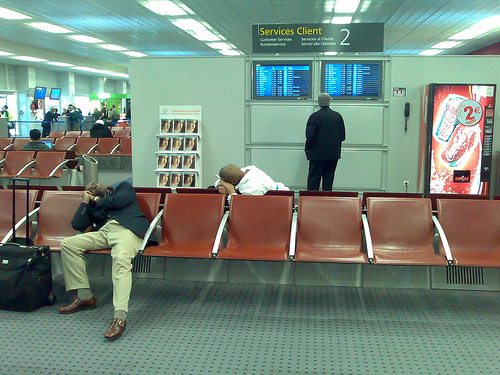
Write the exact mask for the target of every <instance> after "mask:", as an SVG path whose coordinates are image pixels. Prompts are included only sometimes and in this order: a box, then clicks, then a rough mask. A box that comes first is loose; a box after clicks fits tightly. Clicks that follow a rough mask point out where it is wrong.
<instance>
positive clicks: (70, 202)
mask: <svg viewBox="0 0 500 375" xmlns="http://www.w3.org/2000/svg"><path fill="white" fill-rule="evenodd" d="M81 202H82V198H81V192H76V191H44V193H43V195H42V200H41V202H40V211H39V212H38V228H37V231H36V236H35V238H34V239H33V243H34V244H35V246H49V247H50V250H52V251H61V241H62V240H63V239H65V238H66V237H70V236H74V235H75V234H77V233H78V232H77V231H76V230H75V229H73V227H72V226H71V220H73V216H74V214H75V212H76V210H77V208H78V207H79V206H80V203H81ZM61 207H64V209H61Z"/></svg>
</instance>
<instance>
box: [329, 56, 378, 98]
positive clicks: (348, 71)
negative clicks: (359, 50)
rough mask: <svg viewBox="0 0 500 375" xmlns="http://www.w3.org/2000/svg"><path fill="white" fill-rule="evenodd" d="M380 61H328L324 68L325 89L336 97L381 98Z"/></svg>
mask: <svg viewBox="0 0 500 375" xmlns="http://www.w3.org/2000/svg"><path fill="white" fill-rule="evenodd" d="M381 78H382V68H381V63H380V62H352V61H350V62H342V61H339V62H328V63H325V64H324V69H323V90H324V92H327V93H328V94H330V96H331V97H332V98H336V99H380V97H381V83H382V79H381Z"/></svg>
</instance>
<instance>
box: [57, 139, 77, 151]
mask: <svg viewBox="0 0 500 375" xmlns="http://www.w3.org/2000/svg"><path fill="white" fill-rule="evenodd" d="M76 140H77V138H68V137H64V138H56V142H55V143H54V151H68V150H69V149H71V148H75V144H76Z"/></svg>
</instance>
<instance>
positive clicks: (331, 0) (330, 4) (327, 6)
mask: <svg viewBox="0 0 500 375" xmlns="http://www.w3.org/2000/svg"><path fill="white" fill-rule="evenodd" d="M334 5H335V0H328V1H325V7H324V10H325V13H331V12H332V10H333V6H334Z"/></svg>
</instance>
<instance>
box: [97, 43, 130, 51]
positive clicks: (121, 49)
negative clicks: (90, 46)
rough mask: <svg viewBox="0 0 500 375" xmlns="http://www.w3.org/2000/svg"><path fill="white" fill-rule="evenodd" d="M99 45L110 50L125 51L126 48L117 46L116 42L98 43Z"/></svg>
mask: <svg viewBox="0 0 500 375" xmlns="http://www.w3.org/2000/svg"><path fill="white" fill-rule="evenodd" d="M99 47H101V48H104V49H108V50H110V51H126V50H127V48H125V47H121V46H117V45H116V44H99Z"/></svg>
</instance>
